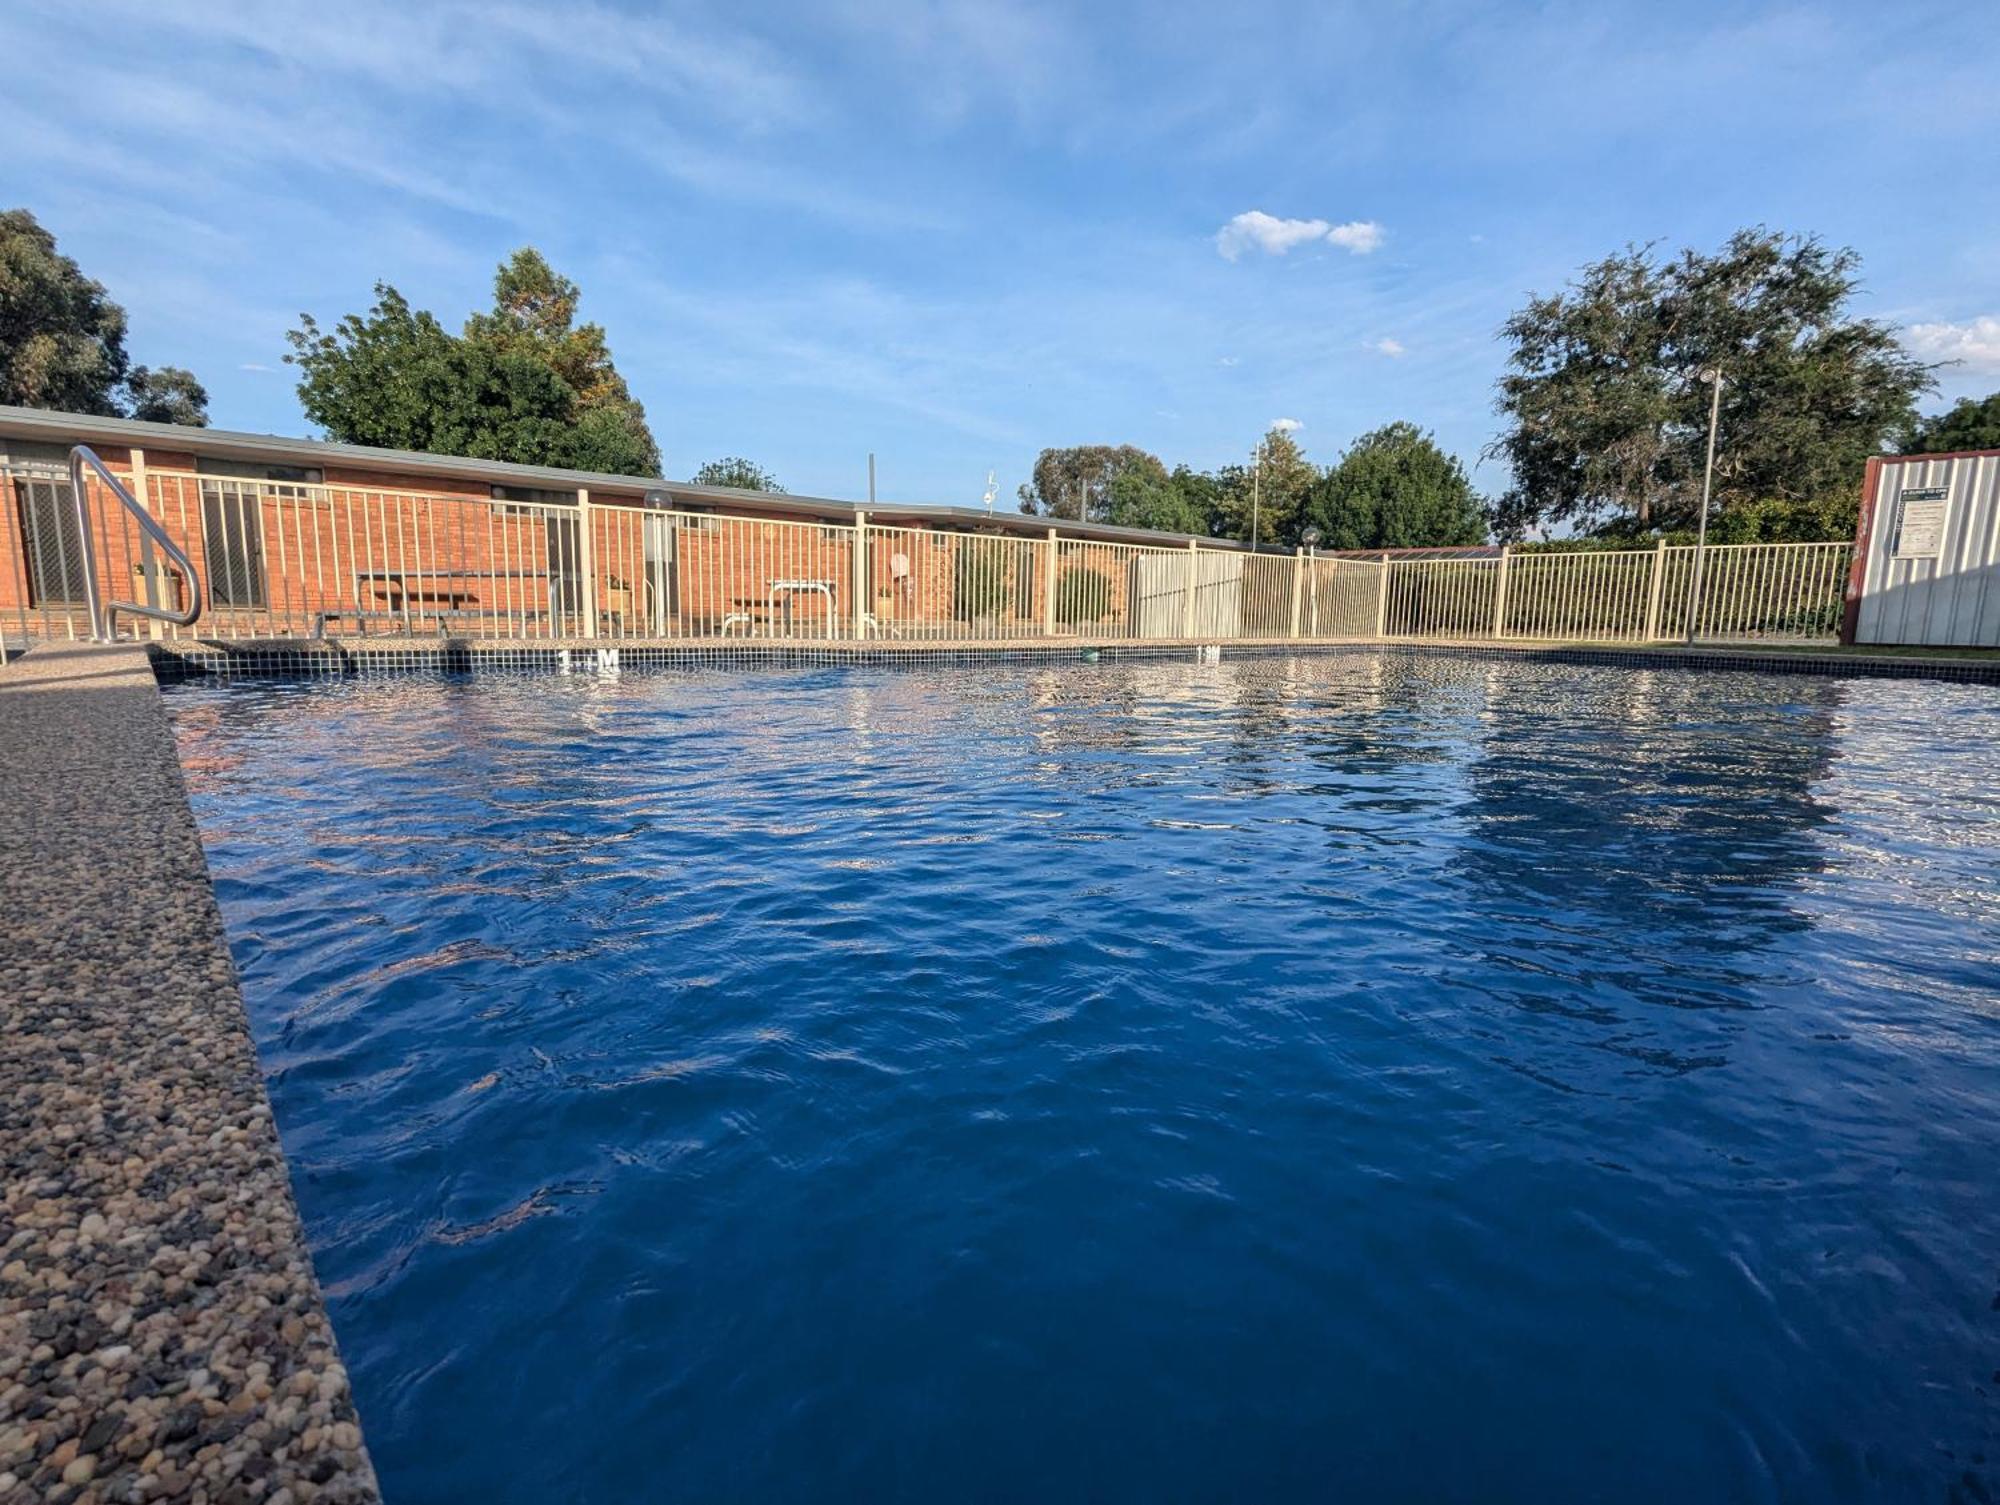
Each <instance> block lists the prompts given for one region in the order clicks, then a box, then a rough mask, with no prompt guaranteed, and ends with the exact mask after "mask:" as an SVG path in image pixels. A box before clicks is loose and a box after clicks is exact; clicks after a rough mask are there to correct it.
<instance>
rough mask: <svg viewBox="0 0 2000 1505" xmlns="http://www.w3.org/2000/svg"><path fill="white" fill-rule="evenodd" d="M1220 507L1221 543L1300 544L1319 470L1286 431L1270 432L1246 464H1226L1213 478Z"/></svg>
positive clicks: (1218, 528)
mask: <svg viewBox="0 0 2000 1505" xmlns="http://www.w3.org/2000/svg"><path fill="white" fill-rule="evenodd" d="M1217 480H1218V481H1219V483H1220V493H1221V494H1220V507H1219V522H1218V526H1217V529H1216V531H1217V533H1218V534H1219V535H1220V536H1222V537H1224V538H1240V539H1243V540H1245V541H1248V540H1250V539H1251V538H1252V536H1253V534H1254V536H1255V540H1256V541H1257V542H1258V543H1270V544H1282V545H1285V546H1287V547H1289V546H1291V545H1293V544H1296V543H1297V542H1298V541H1299V533H1300V530H1301V529H1303V528H1304V526H1305V522H1304V517H1305V504H1306V497H1307V495H1308V494H1309V493H1310V492H1311V491H1312V489H1313V487H1314V485H1315V484H1317V482H1318V481H1319V471H1318V469H1317V468H1316V467H1315V466H1314V465H1313V464H1312V462H1311V461H1309V460H1307V459H1306V457H1305V455H1304V454H1303V453H1302V452H1301V451H1300V449H1299V443H1298V441H1297V440H1296V439H1294V438H1293V437H1292V436H1291V434H1290V433H1289V432H1287V431H1286V430H1284V429H1281V428H1273V429H1272V430H1271V431H1270V432H1269V433H1267V434H1266V435H1264V438H1263V441H1262V442H1261V443H1259V444H1258V446H1257V450H1256V454H1255V457H1254V458H1253V460H1252V462H1251V463H1250V464H1248V465H1226V466H1224V467H1223V468H1222V470H1221V472H1220V473H1219V474H1218V476H1217Z"/></svg>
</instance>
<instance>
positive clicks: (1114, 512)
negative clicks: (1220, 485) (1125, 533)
mask: <svg viewBox="0 0 2000 1505" xmlns="http://www.w3.org/2000/svg"><path fill="white" fill-rule="evenodd" d="M1210 480H1211V478H1210V477H1207V476H1197V475H1196V474H1195V473H1194V472H1193V471H1191V470H1189V469H1188V468H1187V467H1186V466H1185V465H1182V466H1178V467H1176V469H1175V470H1174V473H1173V474H1172V475H1166V474H1164V472H1163V471H1162V473H1159V474H1156V473H1155V472H1154V471H1153V470H1152V469H1151V467H1148V466H1130V467H1128V468H1126V469H1124V470H1120V471H1117V472H1115V473H1114V474H1113V475H1112V478H1111V487H1110V496H1109V499H1108V506H1107V508H1106V511H1107V513H1108V516H1107V517H1106V519H1105V520H1106V521H1107V522H1111V523H1114V524H1116V525H1117V526H1118V527H1121V528H1150V529H1152V530H1154V531H1155V532H1159V533H1194V534H1202V535H1206V534H1207V532H1208V525H1209V511H1210V509H1209V507H1208V505H1207V502H1208V497H1207V495H1206V493H1205V491H1204V489H1203V487H1202V485H1201V483H1202V482H1204V481H1210Z"/></svg>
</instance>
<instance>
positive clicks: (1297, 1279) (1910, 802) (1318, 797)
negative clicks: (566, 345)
mask: <svg viewBox="0 0 2000 1505" xmlns="http://www.w3.org/2000/svg"><path fill="white" fill-rule="evenodd" d="M172 705H173V707H174V710H175V715H176V721H177V725H178V727H179V732H180V737H181V746H182V750H183V755H184V759H185V763H186V766H187V769H188V772H189V780H190V786H191V789H192V791H193V794H194V797H195V801H196V806H197V810H198V813H199V814H200V816H201V819H202V822H203V827H204V831H205V833H206V835H207V838H208V841H209V850H210V859H211V864H212V867H213V870H214V872H215V875H216V880H217V887H218V892H219V893H220V895H221V897H222V900H223V905H224V909H225V912H226V914H227V917H228V920H229V924H230V930H231V938H232V943H233V945H234V947H235V949H236V953H237V957H238V961H239V963H240V965H241V967H242V969H243V973H244V979H245V988H246V994H247V996H248V998H249V1001H250V1006H251V1011H252V1016H253V1023H254V1027H255V1029H256V1032H257V1036H258V1041H259V1047H260V1050H261V1051H262V1053H263V1059H264V1061H265V1064H266V1067H267V1070H268V1071H269V1072H270V1074H271V1080H272V1091H273V1095H274V1098H275V1100H276V1103H277V1108H278V1116H279V1121H280V1126H281V1128H282V1129H283V1131H284V1135H285V1140H286V1145H287V1149H288V1151H289V1152H290V1154H291V1156H292V1159H293V1165H294V1170H295V1175H296V1177H297V1179H298V1181H299V1192H300V1199H301V1202H302V1205H303V1207H304V1210H305V1213H306V1216H307V1219H308V1223H309V1226H310V1229H311V1233H312V1236H313V1239H314V1242H315V1248H316V1251H317V1259H318V1262H319V1267H320V1270H321V1273H322V1276H323V1278H324V1279H325V1281H326V1283H327V1286H328V1289H329V1293H330V1295H331V1297H332V1300H333V1303H334V1314H335V1321H336V1324H337V1326H338V1328H339V1331H340V1335H341V1340H342V1343H343V1346H344V1348H345V1351H346V1356H347V1359H348V1361H349V1363H350V1366H351V1367H352V1369H353V1371H354V1375H355V1382H356V1388H357V1393H358V1395H359V1398H360V1401H361V1405H362V1411H363V1417H364V1420H365V1422H366V1423H367V1427H368V1432H369V1438H370V1442H371V1445H372V1447H373V1449H374V1451H375V1455H376V1459H377V1462H378V1464H379V1465H380V1467H381V1469H382V1472H383V1475H384V1479H385V1483H386V1485H387V1487H388V1491H389V1494H390V1497H391V1498H392V1499H401V1500H423V1499H440V1500H443V1499H465V1498H480V1499H492V1500H506V1499H522V1500H536V1501H543V1500H552V1499H601V1498H622V1497H628V1496H630V1495H631V1494H633V1493H634V1492H635V1481H643V1482H641V1483H639V1484H638V1485H637V1486H636V1489H637V1492H638V1493H640V1494H654V1493H666V1492H671V1493H675V1494H679V1495H684V1496H686V1497H688V1498H752V1499H759V1500H783V1499H802V1500H804V1499H852V1498H867V1499H871V1500H876V1499H911V1500H918V1499H922V1500H926V1501H928V1500H932V1499H936V1498H940V1497H946V1498H972V1499H994V1500H1003V1499H1004V1500H1015V1499H1021V1498H1025V1497H1037V1498H1041V1497H1053V1498H1058V1499H1064V1498H1076V1499H1086V1498H1087V1499H1097V1500H1117V1499H1131V1500H1157V1499H1211V1498H1246V1499H1262V1498H1292V1497H1310V1498H1323V1497H1327V1496H1329V1495H1334V1496H1338V1495H1353V1496H1358V1497H1362V1498H1371V1499H1410V1500H1433V1499H1439V1498H1468V1499H1469V1498H1479V1499H1521V1500H1545V1499H1551V1498H1577V1497H1603V1498H1618V1499H1621V1500H1622V1499H1633V1500H1646V1499H1659V1500H1681V1499H1687V1498H1691V1497H1701V1498H1719V1499H1739V1498H1740V1499H1765V1498H1799V1499H1805V1498H1811V1499H1857V1500H1859V1499H1878V1498H1916V1499H1944V1498H1949V1497H1951V1492H1952V1491H1954V1490H1955V1491H1958V1492H1959V1495H1960V1496H1961V1497H1963V1498H1966V1499H1980V1498H1983V1497H1984V1496H1983V1495H1982V1494H1981V1491H1988V1492H1990V1491H1992V1490H1993V1489H1995V1488H1996V1487H2000V1486H1997V1485H1996V1483H1995V1479H1994V1476H1993V1468H1992V1466H1991V1464H1990V1463H1989V1462H1988V1461H1987V1453H1988V1451H1989V1450H1990V1449H1991V1448H1993V1447H1994V1446H1995V1445H1996V1436H1995V1428H1996V1405H1995V1401H1994V1399H1993V1392H1994V1391H1995V1389H1996V1382H1995V1381H1993V1379H1992V1376H1993V1374H1994V1371H1995V1369H1996V1367H2000V1311H1995V1310H1993V1309H1992V1303H1993V1302H1994V1300H1995V1298H1996V1291H1995V1289H1994V1286H1995V1281H1996V1279H2000V1265H1997V1264H1996V1259H2000V1256H1996V1250H2000V1191H1996V1186H1995V1178H1994V1176H1993V1173H1992V1167H1993V1165H1994V1164H1995V1163H1996V1151H2000V1106H1996V1098H1995V1092H1994V1082H1995V1081H1996V1080H2000V1071H1996V1067H2000V876H1996V869H1997V868H2000V864H1996V862H1995V857H1996V854H2000V819H1996V815H2000V799H1996V794H1995V790H1994V785H1993V778H1992V769H1993V763H1992V748H1993V745H1994V741H1995V732H1996V730H2000V713H1996V708H1995V706H1994V705H1993V703H1992V698H1991V695H1990V692H1985V691H1979V690H1974V689H1970V688H1961V687H1955V686H1940V685H1912V684H1900V683H1894V682H1839V681H1818V680H1811V679H1786V678H1765V677H1759V676H1752V675H1697V674H1675V673H1651V672H1631V671H1624V670H1586V669H1576V668H1566V667H1560V666H1551V665H1529V664H1504V665H1503V664H1491V663H1482V662H1479V661H1474V660H1442V659H1426V658H1423V657H1419V656H1408V657H1404V656H1399V655H1395V654H1374V653H1368V654H1357V655H1352V656H1327V657H1305V658H1299V659H1290V660H1282V659H1273V660H1264V661H1250V662H1245V663H1240V664H1239V663H1230V664H1222V665H1193V664H1132V665H1127V664H1109V663H1107V664H1101V665H1096V666H1081V665H1077V666H1064V667H1060V668H1049V667H1021V666H1008V667H997V666H989V667H983V668H978V669H956V670H949V671H939V672H930V671H895V670H879V671H878V670H844V671H836V670H826V671H817V672H797V673H794V672H771V673H763V674H746V675H723V674H713V675H706V674H687V675H659V676H638V675H633V676H628V677H626V678H624V679H611V680H597V679H578V680H564V681H557V680H548V679H519V680H512V679H481V680H467V681H434V680H416V679H411V680H382V681H356V682H350V683H340V684H315V685H274V686H269V687H248V686H235V687H230V688H223V689H198V688H191V689H182V690H176V691H175V692H174V693H173V697H172Z"/></svg>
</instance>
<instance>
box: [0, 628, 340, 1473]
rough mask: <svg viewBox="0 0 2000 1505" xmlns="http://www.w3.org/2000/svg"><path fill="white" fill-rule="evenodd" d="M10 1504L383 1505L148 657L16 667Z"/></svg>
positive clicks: (1, 1057) (78, 657)
mask: <svg viewBox="0 0 2000 1505" xmlns="http://www.w3.org/2000/svg"><path fill="white" fill-rule="evenodd" d="M0 770H5V777H6V787H5V791H4V798H0V1174H4V1184H0V1501H4V1502H6V1505H15V1502H26V1501H43V1502H49V1505H97V1502H103V1505H114V1502H122V1501H140V1500H148V1501H150V1500H163V1501H180V1500H185V1501H190V1502H203V1501H206V1502H212V1505H249V1502H264V1505H302V1502H306V1501H320V1502H326V1505H347V1502H364V1501H374V1500H376V1499H378V1498H379V1496H378V1493H377V1489H376V1484H375V1477H374V1472H373V1469H372V1468H371V1467H370V1465H369V1461H368V1456H367V1453H366V1450H365V1449H364V1447H363V1444H362V1440H361V1432H360V1428H359V1424H358V1422H357V1420H356V1417H355V1412H354V1403H353V1400H352V1397H351V1396H350V1394H349V1391H348V1383H347V1374H346V1371H345V1370H344V1369H343V1368H342V1367H341V1364H340V1360H339V1356H338V1353H337V1352H336V1349H335V1346H334V1340H333V1332H332V1328H331V1327H330V1326H329V1324H328V1322H327V1316H326V1308H325V1304H324V1302H323V1301H322V1299H321V1295H320V1290H319V1285H318V1282H317V1280H316V1279H315V1278H314V1275H313V1269H312V1262H311V1260H310V1258H309V1256H308V1254H307V1251H306V1244H305V1235H304V1231H303V1229H302V1228H301V1226H300V1222H299V1215H298V1210H297V1207H296V1206H295V1204H294V1202H293V1200H292V1191H291V1184H290V1181H289V1179H288V1177H287V1174H286V1170H285V1162H284V1157H283V1155H282V1153H281V1151H280V1149H279V1145H278V1136H277V1133H276V1130H275V1128H274V1127H273V1124H272V1119H271V1107H270V1103H269V1100H268V1099H267V1098H266V1096H265V1092H264V1084H263V1079H262V1076H261V1075H260V1073H259V1070H258V1065H257V1057H256V1053H255V1051H254V1049H253V1048H252V1046H251V1043H250V1035H249V1029H248V1025H247V1022H246V1019H245V1016H244V1010H243V999H242V994H241V993H240V991H239V990H238V987H237V981H236V972H235V968H234V967H233V965H232V964H231V962H230V957H229V950H228V946H227V943H226V941H225V939H224V935H223V928H222V918H221V915H220V913H219V911H218V910H217V908H216V903H215V896H214V893H213V892H212V890H211V889H210V886H209V880H208V869H207V864H206V861H205V859H204V857H203V854H202V848H201V841H200V837H199V835H198V834H197V832H196V829H195V823H194V818H193V815H192V814H191V813H190V811H189V809H188V803H187V796H186V792H185V789H184V787H183V785H182V781H181V771H180V763H179V760H178V758H177V757H176V754H175V749H174V743H173V738H172V736H171V735H170V732H169V729H168V725H167V718H166V712H165V709H164V707H163V705H162V703H161V699H160V693H159V689H158V685H157V683H156V681H155V677H154V674H153V671H152V668H151V666H150V664H149V661H148V658H147V655H146V652H145V650H144V649H143V648H140V647H138V646H136V645H134V646H120V647H106V648H93V647H86V646H81V645H77V646H61V645H51V646H47V647H42V648H38V649H36V650H35V651H33V652H32V653H30V654H28V655H27V656H26V657H25V658H22V659H19V660H17V661H16V662H14V663H12V664H10V665H8V666H7V667H5V668H4V669H0Z"/></svg>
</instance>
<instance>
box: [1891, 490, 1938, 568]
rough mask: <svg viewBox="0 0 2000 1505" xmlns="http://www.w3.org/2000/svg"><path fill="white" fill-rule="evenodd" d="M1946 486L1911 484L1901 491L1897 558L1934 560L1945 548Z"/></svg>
mask: <svg viewBox="0 0 2000 1505" xmlns="http://www.w3.org/2000/svg"><path fill="white" fill-rule="evenodd" d="M1950 506H1951V488H1950V487H1947V486H1911V487H1908V488H1906V489H1905V490H1903V491H1902V492H1901V493H1899V495H1898V497H1897V506H1896V554H1895V557H1896V558H1898V559H1935V558H1937V557H1938V554H1939V553H1940V552H1941V551H1942V550H1943V548H1944V524H1945V513H1946V509H1947V508H1949V507H1950Z"/></svg>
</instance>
